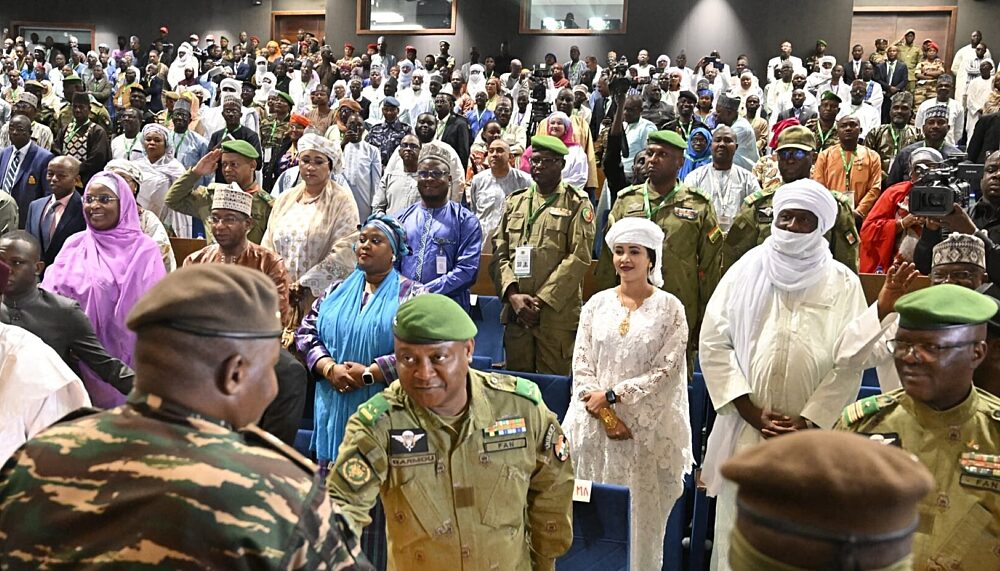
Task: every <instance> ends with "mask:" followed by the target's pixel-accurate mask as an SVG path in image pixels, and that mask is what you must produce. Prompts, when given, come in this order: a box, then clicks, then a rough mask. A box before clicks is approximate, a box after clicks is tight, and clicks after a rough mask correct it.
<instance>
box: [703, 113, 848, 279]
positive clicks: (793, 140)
mask: <svg viewBox="0 0 1000 571" xmlns="http://www.w3.org/2000/svg"><path fill="white" fill-rule="evenodd" d="M815 150H816V137H815V136H814V135H813V133H812V131H810V130H809V129H807V128H806V127H798V126H797V127H789V128H787V129H785V130H784V131H782V132H781V135H779V136H778V147H777V149H776V150H775V152H776V153H777V155H778V170H779V171H780V172H781V180H782V184H788V183H790V182H793V181H796V180H800V179H803V178H809V172H810V171H811V170H812V163H813V160H814V158H815V156H814V153H815ZM780 188H781V185H777V184H773V185H771V186H769V187H767V188H764V189H762V190H758V191H757V192H755V193H753V194H751V195H750V196H748V197H746V198H745V199H743V207H742V208H741V209H740V212H739V214H737V215H736V218H734V219H733V226H732V228H730V229H729V233H728V234H727V235H726V244H725V247H724V249H723V254H722V268H723V272H725V271H726V270H728V269H729V268H730V267H731V266H732V265H733V264H734V263H736V261H737V260H739V259H740V258H741V257H742V256H743V254H746V253H747V252H749V251H750V249H751V248H754V247H756V246H759V245H761V244H763V243H764V240H765V239H766V238H767V237H768V236H770V235H771V221H773V220H774V214H775V213H774V209H773V208H772V207H771V202H772V200H773V198H774V193H775V191H777V190H779V189H780ZM831 192H832V191H831ZM833 196H834V198H836V199H837V220H836V222H835V223H834V225H833V229H832V230H830V232H828V233H827V234H826V239H827V241H828V242H830V251H831V252H832V253H833V258H834V259H835V260H837V261H838V262H840V263H842V264H844V265H845V266H847V267H848V268H850V269H851V270H852V271H853V272H854V273H857V272H858V251H859V249H860V237H859V235H858V230H857V226H856V225H855V222H854V208H853V207H852V205H851V203H852V201H851V199H850V198H849V197H845V196H843V195H842V194H841V193H839V192H834V193H833Z"/></svg>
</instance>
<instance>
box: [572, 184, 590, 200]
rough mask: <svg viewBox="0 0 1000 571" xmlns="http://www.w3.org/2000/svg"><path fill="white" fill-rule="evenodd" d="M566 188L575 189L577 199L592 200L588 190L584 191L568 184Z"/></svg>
mask: <svg viewBox="0 0 1000 571" xmlns="http://www.w3.org/2000/svg"><path fill="white" fill-rule="evenodd" d="M566 186H568V187H570V188H571V189H573V192H574V193H575V194H576V195H577V197H579V198H583V199H586V200H588V201H589V200H590V195H589V194H587V191H586V190H583V189H582V188H577V187H575V186H573V185H571V184H567V185H566Z"/></svg>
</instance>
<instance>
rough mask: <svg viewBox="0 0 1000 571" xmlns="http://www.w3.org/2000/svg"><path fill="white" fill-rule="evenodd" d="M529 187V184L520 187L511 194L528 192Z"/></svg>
mask: <svg viewBox="0 0 1000 571" xmlns="http://www.w3.org/2000/svg"><path fill="white" fill-rule="evenodd" d="M528 188H529V187H527V186H526V187H524V188H519V189H517V190H515V191H514V192H512V193H510V196H514V195H516V194H521V193H522V192H526V191H527V190H528Z"/></svg>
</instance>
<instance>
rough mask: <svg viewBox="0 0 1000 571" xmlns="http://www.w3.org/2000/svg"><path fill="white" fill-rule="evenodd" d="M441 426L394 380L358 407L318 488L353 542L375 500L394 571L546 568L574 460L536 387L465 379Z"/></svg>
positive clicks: (473, 375)
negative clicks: (459, 405)
mask: <svg viewBox="0 0 1000 571" xmlns="http://www.w3.org/2000/svg"><path fill="white" fill-rule="evenodd" d="M468 387H469V391H470V393H469V405H468V409H467V410H466V412H465V414H464V415H463V416H462V417H461V418H459V419H457V420H456V419H444V418H442V417H439V416H437V415H435V414H434V413H432V412H430V411H428V410H426V409H424V408H423V407H421V406H419V405H417V404H416V403H414V402H413V401H412V400H411V399H410V398H409V397H408V396H407V394H406V392H405V391H404V390H403V388H402V386H401V385H400V383H399V381H396V382H394V383H392V384H391V385H389V388H387V389H386V390H385V391H383V392H382V393H380V394H378V395H376V396H375V397H373V398H372V399H370V400H369V401H368V402H367V403H365V404H363V405H361V406H360V407H358V412H357V413H355V414H354V415H353V416H352V417H351V418H350V420H349V421H348V422H347V434H346V436H345V437H344V442H343V444H341V446H340V451H339V452H338V455H337V461H336V464H335V465H334V466H332V467H331V469H330V474H329V477H328V479H327V485H328V488H329V490H330V495H331V496H332V497H333V500H334V503H335V504H337V505H338V506H339V507H340V509H341V510H342V511H343V513H344V515H345V516H346V517H347V519H348V522H349V524H350V525H351V528H352V529H353V530H354V532H355V533H356V534H360V532H361V529H362V528H363V527H364V526H366V525H368V524H369V523H370V518H369V515H368V514H369V510H370V509H371V507H372V506H373V505H374V504H375V499H376V497H377V496H381V500H382V505H383V506H384V507H385V514H386V529H387V533H388V549H389V565H388V569H389V570H390V571H392V570H423V569H426V570H428V571H500V570H503V571H546V570H552V569H554V568H555V559H556V558H557V557H559V556H560V555H562V554H563V553H565V552H566V551H567V550H568V549H569V546H570V544H571V543H572V540H573V524H572V509H573V507H572V496H573V482H574V480H573V463H572V462H571V461H570V459H569V442H568V441H567V440H566V437H565V436H563V432H562V429H561V428H560V426H559V420H558V419H557V418H556V415H555V414H553V413H552V412H551V411H550V410H549V409H548V408H546V406H545V404H544V403H543V402H542V399H541V394H540V393H539V390H538V387H537V386H536V385H535V384H534V383H532V382H530V381H526V380H524V379H520V378H515V377H511V376H508V375H499V374H490V373H484V372H480V371H476V370H470V371H469V378H468Z"/></svg>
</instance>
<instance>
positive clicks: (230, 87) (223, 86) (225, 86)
mask: <svg viewBox="0 0 1000 571" xmlns="http://www.w3.org/2000/svg"><path fill="white" fill-rule="evenodd" d="M219 89H220V90H221V91H232V92H233V93H240V92H241V91H243V84H242V83H240V81H239V80H237V79H232V78H230V77H227V78H226V79H223V80H222V81H221V82H219Z"/></svg>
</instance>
